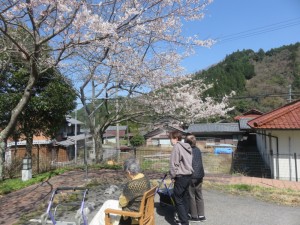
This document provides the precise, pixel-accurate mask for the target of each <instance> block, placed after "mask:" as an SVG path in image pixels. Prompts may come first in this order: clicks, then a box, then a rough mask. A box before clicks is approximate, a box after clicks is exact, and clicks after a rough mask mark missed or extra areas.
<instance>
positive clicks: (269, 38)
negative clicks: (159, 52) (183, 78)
mask: <svg viewBox="0 0 300 225" xmlns="http://www.w3.org/2000/svg"><path fill="white" fill-rule="evenodd" d="M183 31H184V33H185V34H186V35H193V34H197V35H199V36H200V38H201V39H206V38H212V39H217V40H218V41H219V42H218V43H217V44H215V45H214V46H212V47H211V48H203V47H201V48H197V49H196V54H194V55H192V56H190V57H189V58H187V59H185V60H184V61H183V63H182V65H183V66H184V67H185V68H186V70H187V73H194V72H196V71H199V70H202V69H205V68H207V67H209V66H211V65H213V64H215V63H218V62H220V61H221V60H223V59H224V58H225V57H226V55H229V54H231V53H233V52H235V51H237V50H243V49H252V50H254V51H258V50H259V49H260V48H262V49H263V50H265V51H268V50H270V49H272V48H278V47H281V46H282V45H289V44H294V43H296V42H300V0H214V1H213V3H212V4H211V5H209V6H208V7H207V8H206V15H205V17H204V19H202V20H201V21H199V22H196V23H195V22H189V23H187V24H185V25H184V27H183Z"/></svg>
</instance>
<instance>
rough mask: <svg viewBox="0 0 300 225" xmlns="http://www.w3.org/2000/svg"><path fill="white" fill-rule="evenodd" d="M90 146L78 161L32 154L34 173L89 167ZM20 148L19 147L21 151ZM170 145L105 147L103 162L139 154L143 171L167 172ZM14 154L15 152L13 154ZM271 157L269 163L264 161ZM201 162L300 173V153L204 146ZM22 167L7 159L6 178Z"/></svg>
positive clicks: (289, 175)
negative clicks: (215, 149)
mask: <svg viewBox="0 0 300 225" xmlns="http://www.w3.org/2000/svg"><path fill="white" fill-rule="evenodd" d="M89 150H90V149H86V150H84V149H81V148H79V149H78V151H77V153H78V155H77V160H76V162H75V160H74V158H75V157H74V155H72V154H71V153H69V154H65V158H63V157H61V158H60V160H55V159H57V157H56V156H53V154H40V156H39V158H38V157H37V155H33V158H32V174H33V175H34V174H38V173H42V172H46V171H50V170H52V169H55V168H70V167H71V168H72V167H76V166H80V165H86V166H90V165H92V164H93V163H94V160H92V159H91V158H90V155H89V154H87V155H86V157H87V158H86V160H84V155H85V154H84V151H87V152H89ZM18 151H20V150H18ZM171 151H172V149H171V148H164V147H150V148H149V147H142V148H137V149H135V150H130V151H120V150H116V149H115V148H107V149H105V150H104V155H103V156H104V161H106V162H107V161H113V162H115V163H118V164H120V165H121V164H122V163H123V161H124V160H125V159H127V158H129V157H136V158H137V159H138V160H139V161H140V164H141V168H142V169H143V170H153V171H157V172H168V170H169V160H170V154H171ZM13 154H14V153H12V155H13ZM263 159H264V160H265V159H269V160H270V162H269V163H266V162H264V160H263ZM202 161H203V165H204V170H205V173H206V174H233V173H240V174H243V175H246V176H255V177H266V178H274V179H283V180H293V181H299V176H300V168H299V165H300V155H297V154H292V155H284V154H279V155H268V156H261V155H260V154H259V153H256V152H254V153H253V152H234V153H232V154H214V153H213V152H209V151H207V149H204V148H203V152H202ZM21 170H22V158H14V159H13V160H11V161H10V162H8V161H6V162H5V171H4V176H5V177H6V178H13V177H20V176H21Z"/></svg>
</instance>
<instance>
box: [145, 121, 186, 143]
mask: <svg viewBox="0 0 300 225" xmlns="http://www.w3.org/2000/svg"><path fill="white" fill-rule="evenodd" d="M172 131H179V132H181V133H182V134H183V136H184V135H186V132H185V131H184V130H182V129H181V128H180V127H173V126H170V125H167V124H165V125H162V126H159V127H157V128H155V129H153V130H152V131H150V132H148V133H146V134H144V138H145V140H146V145H147V146H161V147H170V146H171V142H170V138H169V133H170V132H172Z"/></svg>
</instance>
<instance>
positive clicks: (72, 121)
mask: <svg viewBox="0 0 300 225" xmlns="http://www.w3.org/2000/svg"><path fill="white" fill-rule="evenodd" d="M66 121H67V123H70V124H77V125H79V124H83V122H81V121H79V120H75V119H73V118H70V117H67V118H66Z"/></svg>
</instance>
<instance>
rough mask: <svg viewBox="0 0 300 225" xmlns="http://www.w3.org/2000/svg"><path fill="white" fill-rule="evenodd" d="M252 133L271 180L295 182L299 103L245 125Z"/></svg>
mask: <svg viewBox="0 0 300 225" xmlns="http://www.w3.org/2000/svg"><path fill="white" fill-rule="evenodd" d="M248 125H249V126H250V127H251V128H253V129H255V130H256V141H257V147H258V149H259V151H260V154H261V155H262V157H263V159H264V161H265V163H266V164H267V165H268V166H269V167H270V169H271V176H272V177H273V178H276V179H282V180H299V176H300V148H299V146H300V138H299V137H300V99H299V100H297V101H294V102H291V103H289V104H286V105H284V106H282V107H280V108H278V109H275V110H273V111H271V112H268V113H265V114H263V115H261V116H259V117H257V118H254V119H252V120H250V121H249V122H248Z"/></svg>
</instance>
